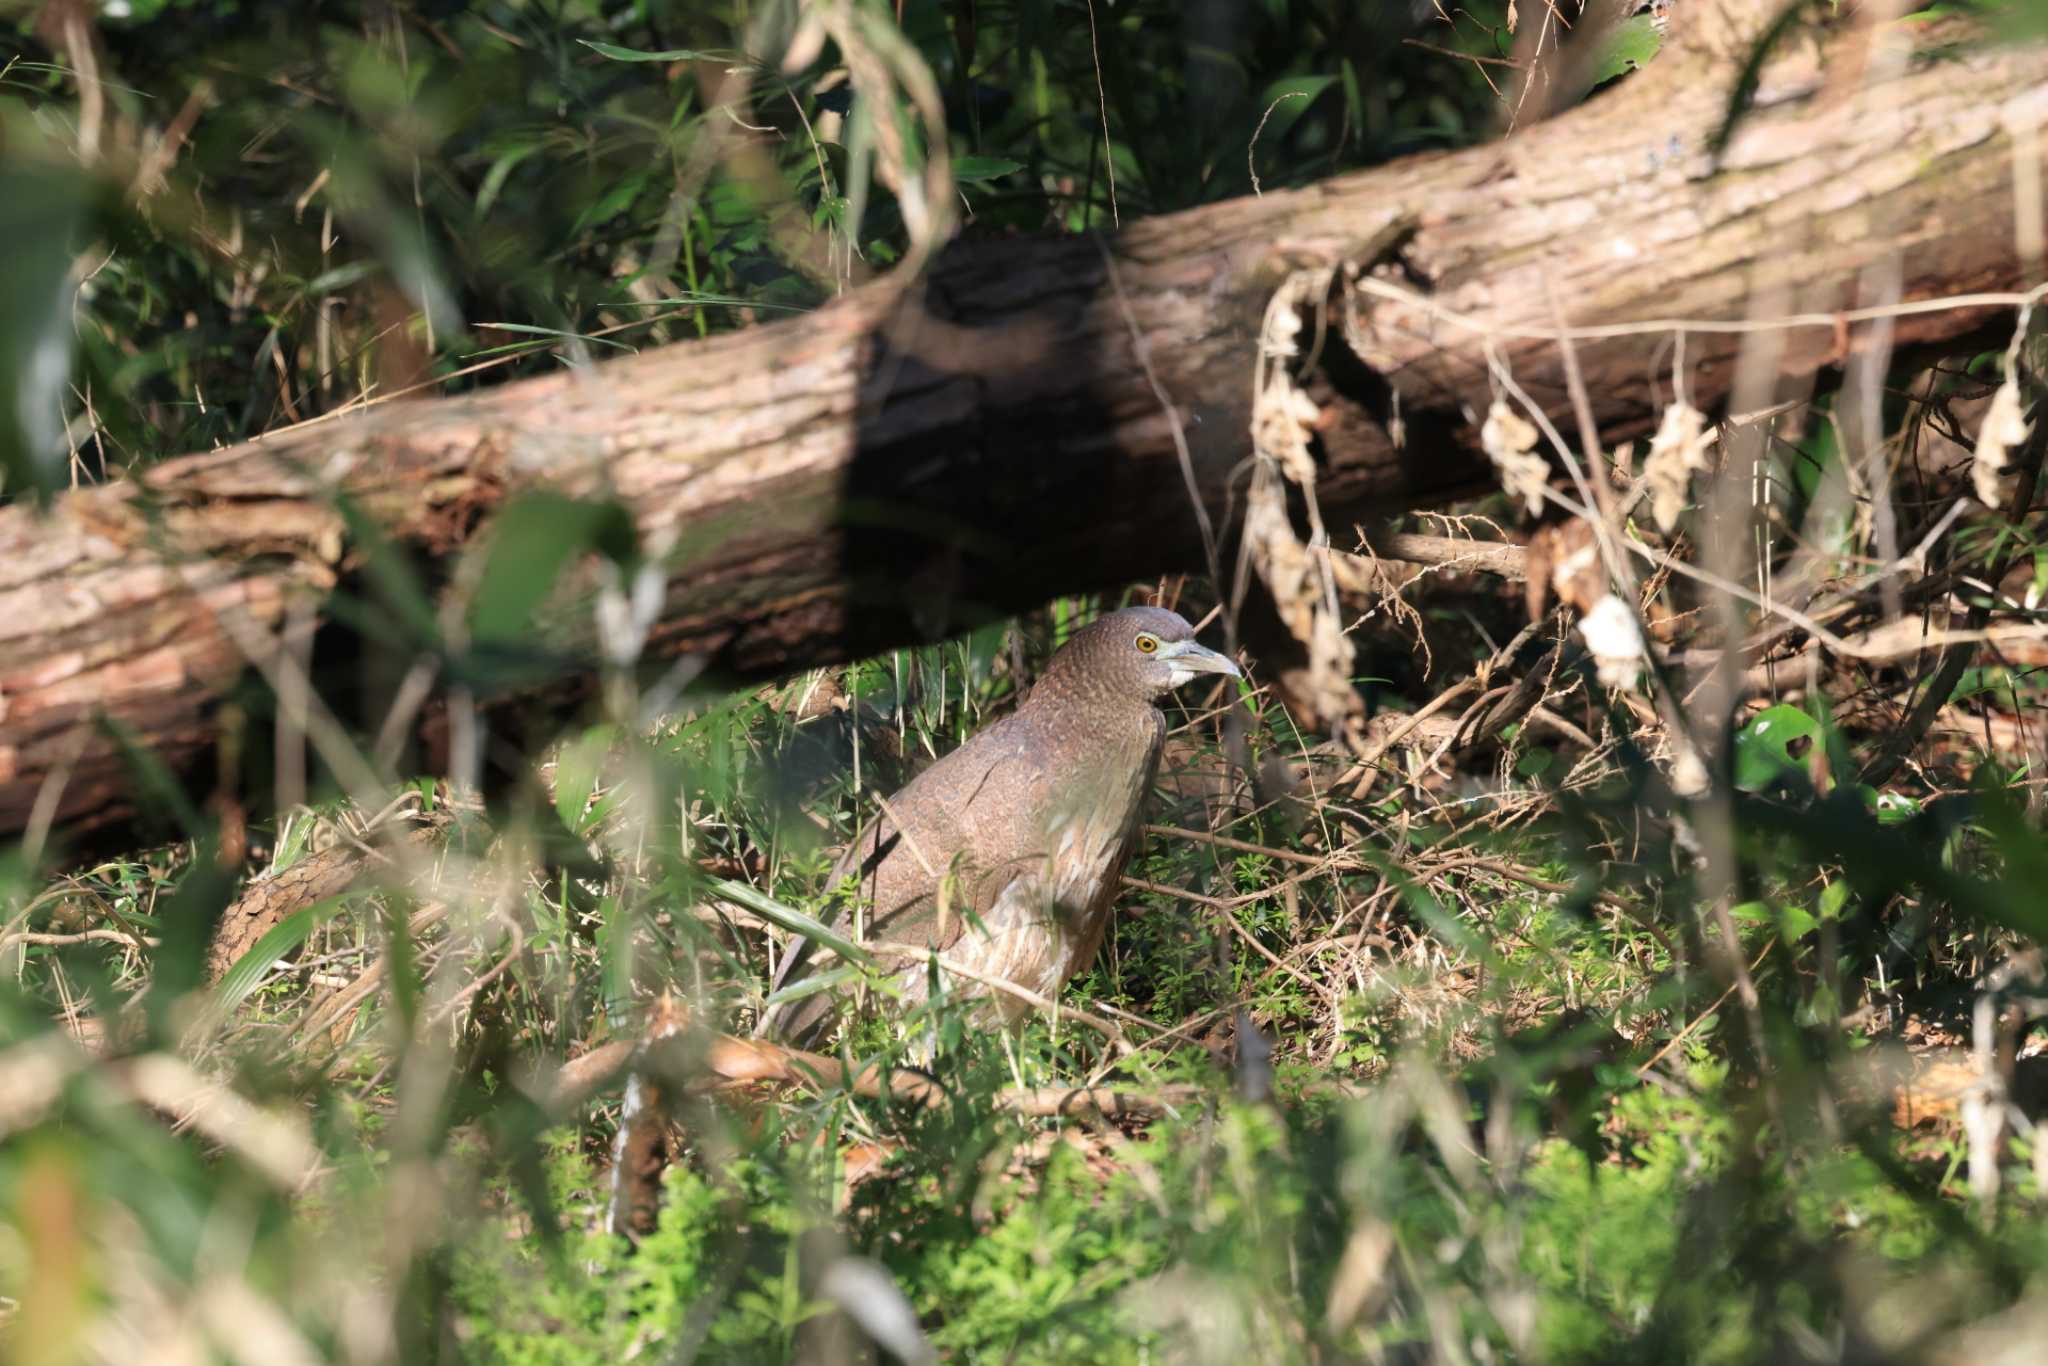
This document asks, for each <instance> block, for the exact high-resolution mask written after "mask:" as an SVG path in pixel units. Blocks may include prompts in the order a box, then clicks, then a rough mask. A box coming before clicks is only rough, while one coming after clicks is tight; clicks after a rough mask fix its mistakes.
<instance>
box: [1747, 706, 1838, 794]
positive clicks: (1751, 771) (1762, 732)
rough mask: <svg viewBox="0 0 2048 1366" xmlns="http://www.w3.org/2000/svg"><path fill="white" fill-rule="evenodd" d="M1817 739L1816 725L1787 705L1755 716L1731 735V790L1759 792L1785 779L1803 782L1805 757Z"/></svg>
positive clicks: (1817, 727)
mask: <svg viewBox="0 0 2048 1366" xmlns="http://www.w3.org/2000/svg"><path fill="white" fill-rule="evenodd" d="M1819 735H1820V722H1818V721H1816V720H1814V719H1813V718H1812V717H1811V716H1808V715H1807V714H1806V713H1805V712H1803V711H1801V710H1800V709H1799V708H1797V707H1794V706H1791V705H1789V704H1787V703H1783V702H1781V703H1779V704H1778V705H1777V706H1775V707H1767V708H1765V709H1764V710H1763V711H1760V712H1758V713H1757V714H1756V715H1755V716H1753V717H1751V718H1750V721H1749V724H1748V725H1746V726H1744V727H1743V728H1742V729H1741V730H1739V731H1737V732H1736V734H1735V786H1736V787H1738V788H1740V789H1741V790H1742V791H1744V792H1762V791H1764V790H1766V789H1768V788H1771V787H1774V786H1776V785H1777V784H1779V783H1781V782H1784V781H1785V780H1786V779H1788V778H1793V779H1800V780H1803V779H1804V778H1805V776H1806V753H1807V751H1808V750H1809V749H1811V748H1812V745H1813V741H1814V740H1815V739H1816V738H1817V737H1818V736H1819ZM1802 742H1803V743H1802ZM1795 748H1796V749H1797V751H1798V752H1797V753H1794V749H1795Z"/></svg>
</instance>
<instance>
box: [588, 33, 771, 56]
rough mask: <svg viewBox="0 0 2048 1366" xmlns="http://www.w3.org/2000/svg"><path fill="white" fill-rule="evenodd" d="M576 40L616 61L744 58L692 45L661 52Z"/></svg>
mask: <svg viewBox="0 0 2048 1366" xmlns="http://www.w3.org/2000/svg"><path fill="white" fill-rule="evenodd" d="M576 41H577V42H579V43H581V44H583V46H585V47H587V48H589V49H590V50H591V51H592V52H595V53H597V54H598V55H599V56H603V57H609V58H611V59H612V60H613V61H615V62H734V61H742V60H744V58H743V57H742V56H741V55H740V54H739V53H737V52H710V51H704V50H701V49H698V48H690V47H672V48H668V49H666V50H665V51H661V52H645V51H642V50H640V49H639V48H631V47H619V46H617V45H615V44H612V43H600V42H598V41H597V40H596V39H594V38H578V39H577V40H576Z"/></svg>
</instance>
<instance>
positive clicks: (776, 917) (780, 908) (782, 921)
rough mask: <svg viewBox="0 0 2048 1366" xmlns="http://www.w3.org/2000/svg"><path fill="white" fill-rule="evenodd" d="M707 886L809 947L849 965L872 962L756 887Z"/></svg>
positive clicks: (725, 882) (718, 882) (726, 882)
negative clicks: (825, 950)
mask: <svg viewBox="0 0 2048 1366" xmlns="http://www.w3.org/2000/svg"><path fill="white" fill-rule="evenodd" d="M708 885H709V887H710V889H711V890H712V891H713V892H715V893H717V894H718V895H719V896H722V897H724V898H725V899H726V900H727V901H736V902H738V903H739V904H740V905H742V906H744V907H746V908H747V909H748V910H750V911H752V912H753V913H754V914H755V915H758V916H760V917H761V918H762V919H763V920H766V921H768V922H769V923H771V924H775V925H780V926H781V927H782V928H783V929H785V930H788V931H789V932H790V933H791V934H799V935H802V936H803V937H804V938H806V939H808V940H810V941H811V942H812V943H814V944H817V945H819V946H820V947H823V948H828V949H830V950H832V952H834V953H836V954H838V955H839V956H840V957H841V958H844V959H846V960H847V961H848V962H852V963H860V964H863V965H866V964H870V963H872V962H873V958H872V956H871V955H870V954H869V953H868V951H867V950H866V949H864V948H862V947H861V946H860V945H858V944H856V943H854V942H853V941H852V940H851V939H848V938H847V937H846V936H845V935H843V934H840V933H839V932H838V931H837V930H834V929H831V928H829V927H827V926H826V925H825V924H823V923H822V922H820V921H817V920H813V919H812V918H811V917H809V916H807V915H805V914H804V913H803V912H802V911H799V910H795V909H793V908H791V907H789V906H785V905H783V904H782V903H781V902H780V901H777V900H776V899H775V898H774V897H772V896H769V895H768V894H767V893H766V892H764V891H762V890H761V889H760V888H758V887H749V886H748V885H747V884H746V883H744V882H734V881H732V880H731V879H729V878H718V877H715V878H712V879H710V881H709V884H708Z"/></svg>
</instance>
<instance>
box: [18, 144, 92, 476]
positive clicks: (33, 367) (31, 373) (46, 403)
mask: <svg viewBox="0 0 2048 1366" xmlns="http://www.w3.org/2000/svg"><path fill="white" fill-rule="evenodd" d="M90 184H91V182H90V180H88V179H87V178H86V177H84V176H81V175H75V174H74V175H68V176H67V175H60V174H57V173H55V172H46V171H34V170H5V171H0V242H5V243H6V244H7V254H6V258H5V260H4V262H0V376H5V382H0V489H5V490H6V491H8V492H10V493H15V492H21V491H25V490H30V489H33V490H35V491H36V492H37V493H39V494H50V493H54V492H56V491H57V490H58V489H60V488H62V487H64V485H65V483H66V465H67V459H66V443H65V438H64V424H65V411H64V409H65V396H66V393H67V392H68V390H69V387H70V383H71V365H72V350H73V348H72V325H71V308H72V298H73V296H74V295H75V294H76V292H77V289H76V286H75V285H74V283H73V281H72V276H71V256H72V252H73V250H74V249H75V247H76V246H77V245H79V244H78V243H77V242H76V240H75V239H76V238H77V235H78V229H79V226H80V224H81V223H82V222H83V221H84V217H85V210H86V205H87V198H86V196H87V192H88V188H89V186H90Z"/></svg>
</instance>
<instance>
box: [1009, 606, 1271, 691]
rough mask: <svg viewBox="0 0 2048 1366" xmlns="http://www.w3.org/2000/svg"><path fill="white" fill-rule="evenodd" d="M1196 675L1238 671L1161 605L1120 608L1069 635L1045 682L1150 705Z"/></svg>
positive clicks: (1240, 673)
mask: <svg viewBox="0 0 2048 1366" xmlns="http://www.w3.org/2000/svg"><path fill="white" fill-rule="evenodd" d="M1197 674H1229V675H1230V676H1231V677H1232V678H1242V677H1244V673H1243V671H1242V670H1240V669H1239V668H1238V667H1237V665H1236V663H1234V662H1233V661H1232V660H1231V658H1230V656H1228V655H1225V654H1219V653H1218V652H1217V651H1215V650H1211V649H1209V648H1208V647H1207V646H1205V645H1198V644H1196V643H1195V628H1194V627H1192V626H1190V625H1188V623H1187V620H1186V619H1185V618H1184V617H1182V616H1181V615H1180V614H1179V613H1177V612H1169V611H1168V610H1167V609H1165V608H1164V607H1126V608H1124V609H1123V610H1122V611H1121V612H1112V613H1110V614H1109V615H1108V616H1106V617H1104V618H1103V619H1102V620H1100V621H1098V622H1095V623H1093V624H1092V625H1090V626H1087V627H1084V628H1083V629H1082V630H1080V631H1078V632H1076V633H1075V635H1074V638H1073V639H1072V640H1070V641H1068V642H1067V643H1066V645H1065V647H1064V648H1062V649H1061V650H1060V652H1059V653H1058V654H1057V655H1055V656H1054V657H1053V661H1052V663H1051V665H1050V666H1049V667H1048V668H1047V669H1046V681H1047V682H1049V683H1054V684H1055V686H1056V687H1057V688H1059V689H1061V690H1065V689H1068V688H1075V687H1079V688H1085V689H1087V690H1089V691H1094V692H1104V693H1110V694H1113V695H1116V696H1119V697H1128V698H1133V699H1137V700H1142V701H1146V702H1156V701H1157V700H1159V699H1160V698H1162V697H1164V696H1166V694H1168V693H1169V692H1172V691H1173V690H1174V689H1175V688H1178V687H1179V686H1180V685H1181V684H1183V683H1185V682H1187V681H1188V680H1189V679H1191V678H1193V677H1195V675H1197Z"/></svg>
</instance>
